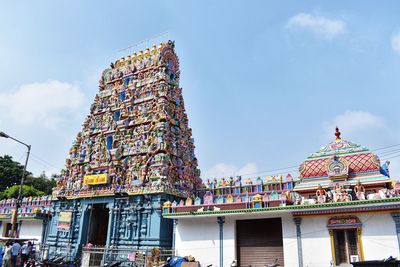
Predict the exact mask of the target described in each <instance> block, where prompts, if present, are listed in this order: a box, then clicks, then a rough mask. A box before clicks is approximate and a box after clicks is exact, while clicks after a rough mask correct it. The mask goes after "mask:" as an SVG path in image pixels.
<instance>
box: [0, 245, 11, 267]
mask: <svg viewBox="0 0 400 267" xmlns="http://www.w3.org/2000/svg"><path fill="white" fill-rule="evenodd" d="M1 266H2V267H10V266H11V244H10V243H9V242H7V243H6V245H5V247H4V255H3V264H2V265H1Z"/></svg>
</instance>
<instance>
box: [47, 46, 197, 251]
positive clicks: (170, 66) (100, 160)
mask: <svg viewBox="0 0 400 267" xmlns="http://www.w3.org/2000/svg"><path fill="white" fill-rule="evenodd" d="M179 75H180V71H179V61H178V58H177V56H176V54H175V52H174V43H173V42H171V41H169V42H168V43H161V44H160V45H159V46H158V47H156V46H155V45H153V47H152V48H151V49H149V48H147V49H145V51H140V52H139V53H134V54H133V55H131V56H127V57H125V58H122V59H119V60H117V61H116V62H115V63H112V64H111V68H109V69H106V70H105V71H104V72H103V74H102V77H101V80H100V82H99V92H98V93H97V95H96V96H95V99H94V102H93V104H92V106H91V108H90V114H89V115H88V116H87V118H86V120H85V122H84V123H83V129H82V131H81V132H79V133H78V134H77V137H76V140H75V142H74V143H73V146H72V148H71V150H70V157H69V159H67V161H66V170H65V171H64V173H63V176H62V179H60V180H59V181H58V183H57V187H56V188H55V190H54V191H53V195H54V197H55V198H58V199H59V200H58V201H55V203H54V208H55V213H54V218H53V220H52V226H51V230H50V234H49V236H48V239H47V243H48V244H49V245H50V253H52V251H55V250H57V249H59V248H60V247H68V248H70V253H72V254H73V255H75V254H76V253H79V252H80V250H81V248H82V246H83V245H85V244H86V243H88V242H91V243H93V244H94V245H100V246H111V245H113V246H114V247H129V248H143V247H170V246H171V238H172V235H171V233H172V225H171V222H170V221H168V220H165V219H163V218H162V217H161V205H162V202H164V201H167V200H174V199H177V198H180V197H187V196H189V195H191V194H192V193H193V191H194V189H195V187H196V185H198V184H199V183H200V181H201V180H200V178H199V175H200V173H199V170H198V169H197V160H196V158H195V155H194V143H193V139H192V131H191V129H190V128H189V127H188V118H187V115H186V113H185V108H184V101H183V98H182V89H181V88H180V87H179Z"/></svg>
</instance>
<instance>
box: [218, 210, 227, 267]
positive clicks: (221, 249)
mask: <svg viewBox="0 0 400 267" xmlns="http://www.w3.org/2000/svg"><path fill="white" fill-rule="evenodd" d="M217 222H218V224H219V266H220V267H224V223H225V217H224V216H222V217H217Z"/></svg>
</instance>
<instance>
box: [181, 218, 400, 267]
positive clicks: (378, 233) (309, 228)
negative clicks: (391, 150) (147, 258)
mask: <svg viewBox="0 0 400 267" xmlns="http://www.w3.org/2000/svg"><path fill="white" fill-rule="evenodd" d="M271 216H272V217H274V218H276V216H277V215H271ZM271 216H265V215H263V216H260V215H252V216H234V217H232V216H225V223H224V225H223V236H224V239H223V257H224V259H223V262H224V266H230V264H231V263H232V261H233V260H236V259H238V251H237V250H238V246H237V245H238V239H237V233H236V224H237V222H238V221H240V220H249V219H251V220H256V219H267V218H271ZM330 217H331V216H322V217H309V218H308V217H306V218H302V221H301V242H302V254H303V255H302V257H303V266H313V267H314V266H315V267H325V266H331V264H332V261H333V258H332V244H331V237H330V232H329V229H328V227H327V223H328V220H329V219H330ZM278 218H281V220H282V236H283V252H284V266H287V267H297V266H299V261H298V244H297V234H296V224H295V222H294V220H293V219H294V217H293V216H292V215H291V214H283V215H279V217H278ZM358 218H359V219H360V221H361V223H362V228H361V231H362V236H361V238H362V249H363V254H364V260H376V259H384V258H388V257H389V256H393V257H397V258H398V257H399V256H400V254H399V245H398V240H397V235H396V226H395V222H394V220H393V219H392V216H391V215H390V214H372V213H371V214H362V215H358ZM177 221H178V222H177V223H176V243H175V248H176V252H177V253H178V254H179V255H193V256H194V257H195V258H196V260H199V261H200V262H201V263H202V265H206V266H207V265H209V264H213V266H219V259H220V251H219V244H220V239H219V225H218V223H217V218H216V217H210V218H195V219H184V220H179V219H177ZM266 263H268V262H265V264H266ZM334 266H335V265H334Z"/></svg>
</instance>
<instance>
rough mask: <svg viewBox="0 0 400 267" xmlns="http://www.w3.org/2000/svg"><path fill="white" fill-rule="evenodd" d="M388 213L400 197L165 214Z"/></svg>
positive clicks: (169, 215) (396, 209)
mask: <svg viewBox="0 0 400 267" xmlns="http://www.w3.org/2000/svg"><path fill="white" fill-rule="evenodd" d="M373 211H387V212H400V197H396V198H387V199H379V200H363V201H351V202H337V203H323V204H312V205H292V206H277V207H264V208H241V209H230V210H222V209H221V210H205V209H203V210H197V211H184V212H175V213H164V214H163V216H164V217H166V218H175V217H193V216H217V215H220V214H226V215H228V214H247V213H260V212H274V213H275V212H290V213H292V214H293V216H307V215H322V214H342V213H343V212H373Z"/></svg>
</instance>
